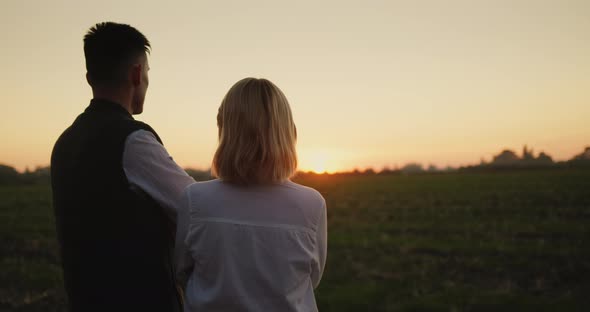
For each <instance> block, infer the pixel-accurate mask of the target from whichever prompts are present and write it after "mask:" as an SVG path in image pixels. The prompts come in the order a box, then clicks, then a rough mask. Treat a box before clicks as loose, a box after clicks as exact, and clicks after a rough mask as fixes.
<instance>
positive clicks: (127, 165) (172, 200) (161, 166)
mask: <svg viewBox="0 0 590 312" xmlns="http://www.w3.org/2000/svg"><path fill="white" fill-rule="evenodd" d="M123 170H124V171H125V175H126V176H127V180H128V181H129V184H130V185H131V186H132V187H138V188H140V189H141V190H142V191H144V192H146V193H147V194H148V195H150V196H151V197H152V198H153V199H154V200H156V202H158V203H159V204H160V205H161V206H162V207H163V208H164V210H165V213H166V215H168V216H169V217H170V219H171V220H172V221H174V222H175V223H176V218H177V209H178V207H179V200H180V198H181V196H182V192H183V190H184V189H185V188H186V186H188V185H189V184H191V183H194V182H195V180H194V179H193V178H192V177H190V176H189V175H188V174H187V173H186V172H185V171H184V170H183V169H182V168H180V167H179V166H178V165H177V164H176V163H175V162H174V160H172V157H170V155H169V154H168V152H167V151H166V149H165V148H164V146H162V144H160V142H158V140H157V139H156V137H155V136H154V134H153V133H151V132H150V131H146V130H137V131H135V132H133V133H131V134H130V135H129V136H128V137H127V139H126V141H125V150H124V152H123Z"/></svg>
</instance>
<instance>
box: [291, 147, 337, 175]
mask: <svg viewBox="0 0 590 312" xmlns="http://www.w3.org/2000/svg"><path fill="white" fill-rule="evenodd" d="M299 158H300V163H301V166H300V168H301V169H302V170H303V171H313V172H315V173H327V172H329V171H330V160H331V157H330V155H329V153H327V152H326V151H323V150H309V151H301V152H300V157H299Z"/></svg>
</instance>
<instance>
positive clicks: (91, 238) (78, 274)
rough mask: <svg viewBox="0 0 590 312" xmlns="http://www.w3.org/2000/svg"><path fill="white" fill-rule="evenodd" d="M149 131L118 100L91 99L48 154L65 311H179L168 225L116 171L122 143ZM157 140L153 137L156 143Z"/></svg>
mask: <svg viewBox="0 0 590 312" xmlns="http://www.w3.org/2000/svg"><path fill="white" fill-rule="evenodd" d="M139 129H144V130H147V131H151V132H152V133H154V135H155V136H156V138H158V140H160V138H159V137H158V135H157V134H156V132H155V131H154V130H153V129H152V128H151V127H150V126H148V125H147V124H144V123H142V122H139V121H136V120H134V119H133V117H131V115H130V114H129V113H128V112H127V111H126V110H125V109H124V108H122V107H121V106H120V105H118V104H116V103H112V102H109V101H105V100H96V99H95V100H92V101H91V102H90V106H88V108H87V109H86V110H85V111H84V113H82V114H81V115H80V116H78V118H77V119H76V120H75V121H74V123H73V124H72V125H71V126H70V127H69V128H68V129H66V130H65V131H64V133H63V134H62V135H61V136H60V137H59V139H58V140H57V142H56V143H55V146H54V148H53V153H52V155H51V185H52V189H53V206H54V209H55V218H56V225H57V234H58V240H59V243H60V247H61V259H62V264H63V271H64V282H65V288H66V291H67V294H68V299H69V304H70V310H71V311H166V312H169V311H180V310H181V303H180V300H179V298H180V297H179V295H178V292H177V290H176V287H175V281H174V274H173V270H172V261H171V255H172V252H171V251H172V248H173V246H174V239H173V238H174V226H173V225H171V224H170V222H169V220H168V218H167V217H166V216H165V215H164V212H163V209H162V208H161V207H160V206H159V205H158V204H157V203H156V202H155V201H154V200H153V199H152V198H150V197H149V196H147V195H146V194H145V193H140V192H138V191H134V190H132V189H130V187H129V182H128V181H127V177H126V176H125V172H124V171H123V165H122V159H123V151H124V148H125V140H126V138H127V136H128V135H129V134H131V133H132V132H134V131H136V130H139ZM160 142H161V141H160Z"/></svg>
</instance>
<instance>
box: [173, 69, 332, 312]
mask: <svg viewBox="0 0 590 312" xmlns="http://www.w3.org/2000/svg"><path fill="white" fill-rule="evenodd" d="M217 125H218V128H219V146H218V148H217V151H216V152H215V156H214V158H213V164H212V172H213V174H214V175H215V176H216V177H217V178H218V179H216V180H213V181H208V182H201V183H195V184H192V185H190V186H188V187H187V188H186V190H185V195H184V203H183V204H182V207H181V209H180V211H182V213H184V215H182V214H180V215H179V218H178V230H177V237H176V265H177V268H176V273H177V277H178V279H179V281H180V282H181V284H182V286H183V287H184V288H185V307H184V309H185V311H317V306H316V302H315V298H314V294H313V289H314V288H315V287H317V286H318V284H319V282H320V278H321V276H322V273H323V270H324V265H325V263H326V251H327V240H326V234H327V233H326V232H327V226H326V203H325V201H324V198H323V197H322V196H321V195H320V193H318V192H317V191H315V190H314V189H311V188H308V187H305V186H302V185H299V184H296V183H293V182H291V181H290V180H289V178H290V177H291V176H292V175H293V174H294V172H295V170H296V167H297V156H296V152H295V142H296V129H295V124H294V123H293V118H292V116H291V109H290V107H289V103H288V102H287V99H286V98H285V95H284V94H283V93H282V92H281V90H279V88H277V87H276V86H275V85H274V84H273V83H272V82H270V81H268V80H266V79H255V78H246V79H243V80H240V81H238V82H237V83H236V84H235V85H234V86H233V87H232V88H231V89H230V90H229V92H228V93H227V95H226V96H225V98H224V99H223V101H222V103H221V107H220V108H219V112H218V115H217Z"/></svg>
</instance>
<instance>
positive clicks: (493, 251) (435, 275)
mask: <svg viewBox="0 0 590 312" xmlns="http://www.w3.org/2000/svg"><path fill="white" fill-rule="evenodd" d="M296 180H297V182H300V183H302V184H306V185H309V186H312V187H314V188H316V189H318V190H319V191H320V192H321V193H322V194H323V195H324V197H325V198H326V201H327V205H328V222H329V225H328V226H329V248H328V263H327V267H326V272H325V274H324V277H323V279H322V282H321V284H320V287H319V288H318V290H317V293H316V297H317V301H318V305H319V308H320V310H321V311H584V310H586V309H587V306H588V304H590V299H589V298H588V295H587V294H588V293H590V171H589V170H548V171H518V172H501V173H453V174H431V175H413V176H379V175H369V176H306V175H302V176H300V177H298V178H297V179H296ZM50 198H51V197H50V188H49V186H47V185H37V186H22V187H0V199H1V201H0V234H1V235H0V237H1V240H2V241H0V243H1V245H0V250H1V254H0V257H1V258H0V261H1V262H2V270H1V271H0V281H2V283H1V284H0V285H1V286H0V310H10V311H63V310H65V308H64V307H65V295H64V292H63V288H62V283H63V282H62V277H61V271H60V266H59V257H58V255H57V250H58V249H57V244H56V241H55V230H54V221H53V211H52V209H51V204H50Z"/></svg>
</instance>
